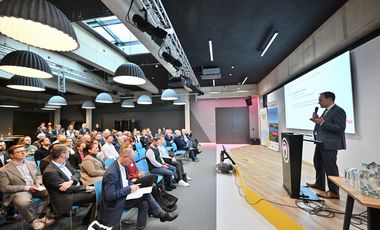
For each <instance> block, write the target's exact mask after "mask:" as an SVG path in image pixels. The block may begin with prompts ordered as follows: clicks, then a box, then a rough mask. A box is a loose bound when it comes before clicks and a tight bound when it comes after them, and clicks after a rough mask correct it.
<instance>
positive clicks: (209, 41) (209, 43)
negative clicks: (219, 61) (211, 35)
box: [208, 40, 214, 61]
mask: <svg viewBox="0 0 380 230" xmlns="http://www.w3.org/2000/svg"><path fill="white" fill-rule="evenodd" d="M208 48H209V50H210V60H211V61H214V52H213V49H212V40H208Z"/></svg>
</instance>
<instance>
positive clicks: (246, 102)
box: [245, 97, 252, 106]
mask: <svg viewBox="0 0 380 230" xmlns="http://www.w3.org/2000/svg"><path fill="white" fill-rule="evenodd" d="M245 104H247V106H251V105H252V98H251V97H247V98H245Z"/></svg>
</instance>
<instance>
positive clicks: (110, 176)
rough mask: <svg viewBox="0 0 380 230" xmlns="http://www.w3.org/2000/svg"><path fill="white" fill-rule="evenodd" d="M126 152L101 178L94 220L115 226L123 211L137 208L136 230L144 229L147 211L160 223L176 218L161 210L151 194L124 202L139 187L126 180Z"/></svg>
mask: <svg viewBox="0 0 380 230" xmlns="http://www.w3.org/2000/svg"><path fill="white" fill-rule="evenodd" d="M129 162H130V161H129V158H128V151H122V152H121V153H120V156H119V159H118V160H116V161H114V162H113V163H112V164H111V166H110V167H108V169H107V171H106V173H105V174H104V176H103V181H102V196H101V199H100V202H99V204H98V215H97V217H96V219H97V220H98V221H99V222H100V223H101V224H104V225H107V226H115V225H117V224H118V223H119V222H120V218H121V216H122V213H123V211H124V209H126V208H132V207H135V208H138V215H137V229H144V228H145V226H146V222H147V217H148V211H150V213H152V214H153V215H154V216H155V217H159V218H160V220H161V222H164V221H172V220H174V219H176V218H177V216H178V214H177V213H168V212H165V211H163V210H162V209H161V207H160V206H159V205H158V204H157V202H156V201H155V200H154V198H153V196H152V195H151V194H145V195H143V196H142V197H141V198H138V199H132V200H126V197H127V195H128V194H130V193H131V192H134V191H136V190H137V189H138V188H139V187H138V185H134V184H133V183H132V182H131V181H130V180H128V170H127V165H128V163H129Z"/></svg>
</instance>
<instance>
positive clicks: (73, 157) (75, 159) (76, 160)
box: [69, 149, 82, 169]
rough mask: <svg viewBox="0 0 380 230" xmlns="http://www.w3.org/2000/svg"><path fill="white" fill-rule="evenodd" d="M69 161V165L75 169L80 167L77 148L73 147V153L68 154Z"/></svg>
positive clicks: (80, 160) (80, 161)
mask: <svg viewBox="0 0 380 230" xmlns="http://www.w3.org/2000/svg"><path fill="white" fill-rule="evenodd" d="M69 162H70V164H71V166H73V167H74V168H75V169H80V164H81V163H82V159H81V158H80V155H79V152H78V150H77V149H75V153H74V154H70V157H69Z"/></svg>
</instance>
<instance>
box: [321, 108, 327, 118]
mask: <svg viewBox="0 0 380 230" xmlns="http://www.w3.org/2000/svg"><path fill="white" fill-rule="evenodd" d="M327 111H328V109H325V111H323V113H322V115H321V117H325V114H326V113H327Z"/></svg>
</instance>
